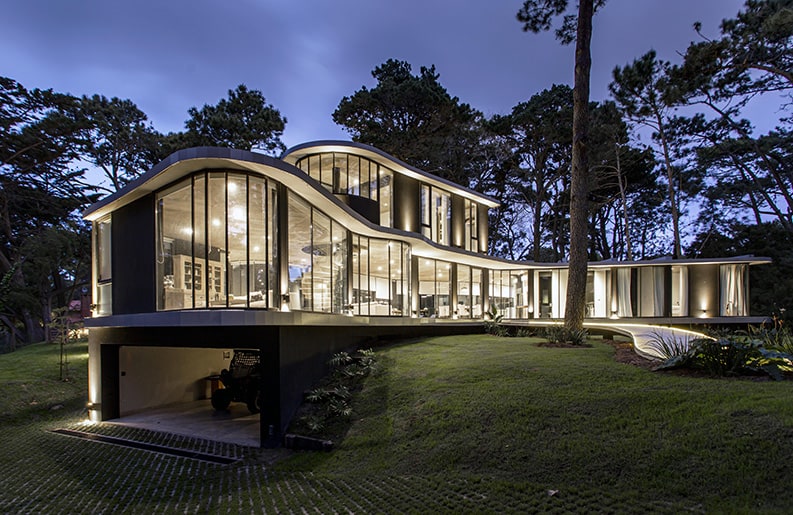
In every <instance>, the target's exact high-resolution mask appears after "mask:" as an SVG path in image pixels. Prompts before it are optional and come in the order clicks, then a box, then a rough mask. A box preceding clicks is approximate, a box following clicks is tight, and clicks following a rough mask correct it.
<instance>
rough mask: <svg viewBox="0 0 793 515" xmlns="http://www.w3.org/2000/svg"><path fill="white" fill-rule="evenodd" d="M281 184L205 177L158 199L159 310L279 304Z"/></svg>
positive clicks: (250, 178) (246, 178) (224, 174)
mask: <svg viewBox="0 0 793 515" xmlns="http://www.w3.org/2000/svg"><path fill="white" fill-rule="evenodd" d="M275 193H276V191H275V185H274V184H269V183H268V181H266V180H265V179H263V178H261V177H253V176H248V175H246V174H241V173H232V172H209V173H199V174H196V175H194V176H192V177H190V178H188V179H185V180H183V181H180V182H179V183H177V184H175V185H173V186H171V187H170V188H167V189H165V190H163V191H161V192H160V193H159V194H158V195H157V200H156V210H157V214H156V215H157V216H156V219H157V236H156V238H157V249H156V253H157V255H156V260H157V309H159V310H170V309H189V308H197V309H204V308H226V307H269V306H272V305H274V296H273V290H274V286H275V277H274V274H275V268H274V266H275V263H276V260H275V258H276V257H277V254H276V247H275V245H274V244H273V241H275V240H274V238H273V236H274V234H273V232H274V228H275V227H277V209H275V207H276V205H275V203H273V202H271V201H270V200H271V199H275V198H276V195H275Z"/></svg>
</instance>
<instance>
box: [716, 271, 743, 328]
mask: <svg viewBox="0 0 793 515" xmlns="http://www.w3.org/2000/svg"><path fill="white" fill-rule="evenodd" d="M719 279H720V281H719V290H720V294H721V295H720V299H721V303H720V304H721V305H720V307H719V314H720V315H721V316H728V317H729V316H733V317H735V316H746V288H745V281H746V265H744V264H740V265H720V266H719Z"/></svg>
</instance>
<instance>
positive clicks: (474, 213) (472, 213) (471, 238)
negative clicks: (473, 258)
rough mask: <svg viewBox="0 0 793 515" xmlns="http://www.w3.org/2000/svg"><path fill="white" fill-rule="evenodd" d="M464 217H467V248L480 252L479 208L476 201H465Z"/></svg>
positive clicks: (465, 243) (465, 245) (465, 244)
mask: <svg viewBox="0 0 793 515" xmlns="http://www.w3.org/2000/svg"><path fill="white" fill-rule="evenodd" d="M463 205H464V217H465V234H464V236H465V242H464V248H465V250H470V251H473V252H479V226H478V209H479V207H478V206H477V204H476V202H471V201H470V200H468V199H465V201H464V204H463Z"/></svg>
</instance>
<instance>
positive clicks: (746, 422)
mask: <svg viewBox="0 0 793 515" xmlns="http://www.w3.org/2000/svg"><path fill="white" fill-rule="evenodd" d="M534 342H536V340H531V339H522V338H496V337H491V336H482V335H471V336H462V337H460V336H455V337H443V338H433V339H427V340H424V341H421V342H419V343H415V344H411V345H396V346H393V347H390V348H388V349H384V350H383V351H381V352H380V353H379V355H380V359H381V361H382V363H383V365H384V368H383V372H382V373H381V374H379V375H377V376H376V377H372V378H370V379H369V380H368V381H367V383H366V387H365V389H364V391H363V392H362V394H361V395H360V396H359V397H358V399H357V403H356V404H355V405H354V409H355V410H356V419H355V421H354V422H353V424H352V426H351V427H350V429H349V432H348V435H347V437H346V439H345V440H344V441H343V443H342V444H341V445H340V446H339V448H338V450H337V451H336V452H334V453H331V454H308V453H306V454H301V455H297V456H295V457H293V458H292V459H290V460H288V461H286V462H283V463H281V464H280V468H281V469H284V470H293V471H298V470H300V471H309V470H310V471H313V472H314V473H326V474H342V475H351V476H363V477H371V476H375V475H382V474H391V475H397V476H403V475H404V476H412V475H433V474H434V475H440V476H444V477H449V476H457V477H460V478H461V479H470V478H477V480H480V481H485V482H494V483H498V484H504V485H510V487H515V485H521V484H531V485H537V486H541V487H542V489H543V490H558V491H559V492H558V494H556V495H558V496H559V497H560V498H562V497H563V496H564V495H566V494H568V493H570V492H589V493H591V492H601V493H602V495H603V498H604V499H606V498H608V497H610V496H616V497H618V498H621V499H625V500H627V501H636V502H640V501H642V500H647V501H650V503H659V504H658V505H657V506H661V505H663V503H679V506H681V507H684V508H693V509H703V508H704V509H706V510H708V511H710V510H718V511H722V510H739V511H755V510H770V511H774V510H779V511H786V510H789V509H790V507H791V506H793V492H791V490H790V488H789V484H790V481H791V480H793V462H792V461H791V460H793V402H791V401H793V383H791V382H781V383H777V382H772V381H762V382H758V381H751V380H724V379H706V378H691V377H682V376H675V375H668V374H664V373H658V372H649V371H647V370H643V369H640V368H636V367H632V366H629V365H623V364H619V363H616V362H614V360H613V352H614V350H613V348H612V347H610V346H608V345H606V344H603V343H595V345H594V346H593V347H592V348H574V349H565V348H545V347H537V346H536V345H534ZM573 495H575V494H573ZM516 508H517V506H516ZM614 508H616V509H619V508H618V505H617V506H614Z"/></svg>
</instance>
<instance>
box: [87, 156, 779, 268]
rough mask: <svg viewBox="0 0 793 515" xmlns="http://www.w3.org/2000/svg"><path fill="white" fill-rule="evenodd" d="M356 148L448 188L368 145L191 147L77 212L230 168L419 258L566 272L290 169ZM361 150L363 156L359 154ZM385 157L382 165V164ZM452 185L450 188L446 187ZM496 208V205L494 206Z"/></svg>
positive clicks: (742, 259)
mask: <svg viewBox="0 0 793 515" xmlns="http://www.w3.org/2000/svg"><path fill="white" fill-rule="evenodd" d="M353 148H355V149H357V150H358V151H357V152H355V153H357V154H360V155H362V156H365V157H369V158H374V157H377V156H379V158H378V159H377V160H378V162H381V163H382V164H384V165H387V166H389V167H393V166H394V165H393V164H389V163H396V164H398V165H399V166H400V167H401V169H399V170H397V171H398V172H400V173H409V174H411V176H414V175H412V174H419V176H420V177H421V180H422V181H427V182H438V183H439V184H443V185H444V187H446V188H449V186H446V184H447V183H448V184H451V183H449V181H443V180H441V179H440V178H437V177H434V176H429V175H427V174H426V173H425V172H421V171H419V170H416V169H414V168H410V167H408V165H404V163H403V164H400V163H401V162H399V161H397V160H393V161H392V160H391V159H392V158H390V157H388V156H387V154H384V153H382V152H379V151H377V149H374V148H373V147H369V146H367V145H361V144H358V143H355V144H350V143H345V142H335V143H334V142H316V143H310V144H305V145H301V146H299V147H294V148H293V149H290V150H289V151H288V152H287V153H285V154H284V155H285V160H281V159H277V158H274V157H270V156H266V155H264V154H259V153H256V152H249V151H245V150H234V149H230V148H221V147H195V148H188V149H185V150H180V151H178V152H174V153H173V154H171V155H170V156H168V157H167V158H166V159H164V160H163V161H161V162H160V163H158V164H157V165H155V166H154V167H153V168H152V169H151V170H149V171H148V172H146V173H145V174H143V175H141V176H140V177H138V178H137V179H135V180H134V181H132V182H130V183H129V184H127V185H126V186H125V187H124V188H122V189H121V190H119V191H117V192H116V193H113V194H111V195H108V196H107V197H105V198H103V199H102V200H100V201H99V202H96V203H95V204H92V205H91V206H90V207H88V208H87V209H86V210H85V211H84V212H83V218H85V219H87V220H92V221H94V220H98V219H100V218H102V217H104V216H106V215H108V214H110V213H111V212H113V211H115V210H117V209H119V208H121V207H123V206H125V205H127V204H130V203H132V202H134V201H136V200H138V199H140V198H142V197H144V196H146V195H148V194H150V193H153V192H155V191H157V190H159V189H161V188H163V187H165V186H167V185H169V184H171V183H173V182H175V181H177V180H179V179H181V178H183V177H186V176H189V175H191V174H192V173H194V172H198V171H201V170H212V169H217V170H230V171H233V170H236V171H240V172H252V173H255V174H257V175H261V176H263V177H270V178H272V179H273V180H276V181H278V182H281V183H282V184H285V185H287V186H288V188H289V189H290V190H292V191H294V192H295V193H297V194H298V195H300V196H301V197H303V198H304V199H306V200H307V201H309V202H310V203H312V204H313V205H315V206H317V207H318V208H320V209H321V210H322V211H324V212H325V214H326V215H329V216H331V217H333V218H334V219H335V220H339V221H342V220H344V225H345V226H346V227H347V229H349V230H351V231H354V232H356V233H357V234H360V235H362V236H369V237H372V238H397V239H400V240H402V241H405V242H407V243H410V244H411V246H412V251H413V254H414V255H416V256H420V257H426V258H435V259H441V260H444V261H455V260H460V259H461V258H463V259H464V262H465V263H466V264H468V265H471V266H479V267H486V268H493V269H502V270H525V269H536V268H544V269H549V268H550V269H554V268H567V263H537V262H527V261H511V260H507V259H504V258H499V257H494V256H488V255H484V254H479V253H475V252H470V251H466V250H462V249H458V248H452V247H446V246H443V245H439V244H437V243H435V242H432V241H430V240H428V239H427V238H426V237H424V236H422V235H421V234H418V233H412V232H407V231H402V230H399V229H393V228H390V227H383V226H380V225H377V224H374V223H372V222H370V221H368V220H366V219H365V218H364V217H362V216H361V215H360V214H358V213H356V212H355V211H353V210H352V209H351V208H350V207H348V206H347V205H346V204H344V203H343V202H341V201H339V200H338V199H337V198H336V197H335V196H334V195H333V194H332V193H330V192H329V191H328V190H327V189H325V188H324V187H323V186H321V185H320V184H319V183H318V182H317V181H315V180H314V179H312V178H311V177H309V176H308V175H306V173H305V172H303V171H302V170H300V169H298V168H296V167H295V166H293V165H292V164H291V163H290V162H289V161H290V160H291V161H296V160H297V159H298V158H299V157H297V156H302V155H306V154H308V153H315V152H332V151H338V152H342V151H343V152H349V151H350V150H351V149H353ZM361 151H363V152H361ZM383 159H387V160H388V161H383ZM452 186H454V185H452ZM454 188H455V192H456V193H458V194H462V193H460V192H461V191H465V192H468V193H469V194H470V196H469V195H466V196H467V197H468V198H472V199H474V200H477V201H480V202H481V200H480V199H482V198H487V197H484V196H483V195H481V194H479V193H476V192H474V191H472V190H467V189H465V188H460V187H459V186H454ZM496 205H497V204H496ZM770 261H771V260H770V259H768V258H762V257H754V256H739V257H734V258H719V259H685V260H672V259H668V260H667V259H661V260H655V261H632V262H624V261H622V262H620V261H601V262H595V263H590V264H589V267H590V268H613V267H622V266H653V265H663V264H666V265H671V264H691V265H694V264H707V263H713V264H715V263H749V264H761V263H768V262H770Z"/></svg>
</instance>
